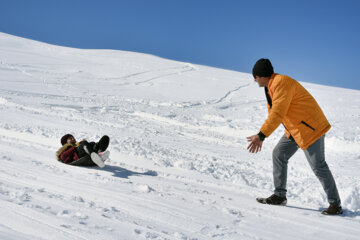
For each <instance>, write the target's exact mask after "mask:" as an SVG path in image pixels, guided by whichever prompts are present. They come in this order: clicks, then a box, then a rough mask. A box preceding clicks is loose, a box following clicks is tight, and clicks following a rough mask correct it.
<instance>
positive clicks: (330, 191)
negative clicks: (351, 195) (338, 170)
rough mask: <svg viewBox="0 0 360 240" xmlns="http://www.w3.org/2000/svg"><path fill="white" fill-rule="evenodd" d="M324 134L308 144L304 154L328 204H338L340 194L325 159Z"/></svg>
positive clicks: (339, 202)
mask: <svg viewBox="0 0 360 240" xmlns="http://www.w3.org/2000/svg"><path fill="white" fill-rule="evenodd" d="M324 139H325V135H324V136H322V137H321V138H319V139H318V140H317V141H316V142H315V143H313V144H312V145H310V146H309V147H308V148H307V149H306V150H305V151H304V152H305V156H306V158H307V160H308V162H309V164H310V166H311V169H312V170H313V171H314V173H315V175H316V176H317V178H318V179H319V180H320V183H321V185H322V187H323V189H324V191H325V193H326V195H327V198H328V201H329V203H330V204H333V205H335V206H340V204H341V201H340V196H339V193H338V190H337V188H336V183H335V180H334V177H333V175H332V174H331V171H330V169H329V167H328V165H327V163H326V161H325V140H324Z"/></svg>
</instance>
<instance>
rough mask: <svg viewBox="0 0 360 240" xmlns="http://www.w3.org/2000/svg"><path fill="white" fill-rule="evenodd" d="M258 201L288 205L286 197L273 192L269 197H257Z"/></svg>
mask: <svg viewBox="0 0 360 240" xmlns="http://www.w3.org/2000/svg"><path fill="white" fill-rule="evenodd" d="M256 201H258V202H259V203H263V204H271V205H286V202H287V199H286V197H278V196H276V195H275V194H273V195H271V196H270V197H268V198H257V199H256Z"/></svg>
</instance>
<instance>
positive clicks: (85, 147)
mask: <svg viewBox="0 0 360 240" xmlns="http://www.w3.org/2000/svg"><path fill="white" fill-rule="evenodd" d="M94 147H95V143H94V142H82V143H80V145H79V146H78V147H77V152H78V155H79V157H80V158H81V157H84V156H86V155H90V154H91V153H92V152H94Z"/></svg>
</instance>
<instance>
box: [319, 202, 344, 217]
mask: <svg viewBox="0 0 360 240" xmlns="http://www.w3.org/2000/svg"><path fill="white" fill-rule="evenodd" d="M321 213H322V214H324V215H340V214H343V210H342V208H341V206H337V205H334V204H330V206H329V207H328V209H326V210H324V211H322V212H321Z"/></svg>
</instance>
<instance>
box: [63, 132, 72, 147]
mask: <svg viewBox="0 0 360 240" xmlns="http://www.w3.org/2000/svg"><path fill="white" fill-rule="evenodd" d="M71 137H74V136H73V135H71V134H66V135H64V136H63V137H62V138H61V140H60V142H61V145H65V143H66V142H67V140H68V139H69V138H71Z"/></svg>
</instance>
